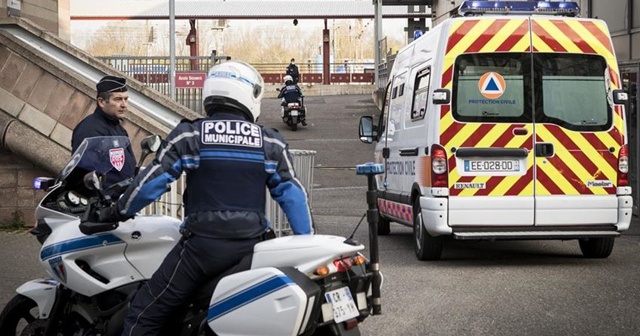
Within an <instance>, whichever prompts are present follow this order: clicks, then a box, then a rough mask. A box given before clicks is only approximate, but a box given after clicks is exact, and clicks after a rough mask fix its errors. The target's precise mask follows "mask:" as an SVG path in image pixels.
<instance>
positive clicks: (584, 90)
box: [531, 17, 625, 225]
mask: <svg viewBox="0 0 640 336" xmlns="http://www.w3.org/2000/svg"><path fill="white" fill-rule="evenodd" d="M531 32H532V41H533V42H532V45H533V66H534V73H535V74H534V85H533V92H534V99H535V102H534V104H535V110H536V119H535V125H536V126H535V134H536V142H535V147H534V149H535V154H536V158H535V166H536V171H535V178H536V182H535V197H536V207H535V208H536V211H535V223H536V225H582V224H589V225H597V224H612V223H616V222H617V220H618V198H617V196H616V186H617V166H618V162H617V161H618V159H617V158H618V154H619V152H620V149H621V147H622V145H623V144H624V143H625V141H624V139H625V135H624V134H625V127H624V117H623V111H622V109H620V108H619V107H614V105H613V102H612V100H611V91H612V90H613V89H617V88H620V83H619V76H618V69H617V64H616V59H615V56H614V52H613V47H612V44H611V40H610V38H609V37H608V36H609V35H608V33H607V28H606V26H605V25H604V23H602V22H601V21H598V20H588V19H559V18H537V17H534V18H532V19H531Z"/></svg>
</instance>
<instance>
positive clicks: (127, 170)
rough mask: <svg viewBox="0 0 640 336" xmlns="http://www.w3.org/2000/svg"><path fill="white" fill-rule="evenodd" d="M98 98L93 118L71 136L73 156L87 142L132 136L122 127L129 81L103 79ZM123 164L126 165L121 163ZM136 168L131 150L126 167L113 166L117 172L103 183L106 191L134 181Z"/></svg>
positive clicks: (87, 119)
mask: <svg viewBox="0 0 640 336" xmlns="http://www.w3.org/2000/svg"><path fill="white" fill-rule="evenodd" d="M96 90H97V92H98V96H97V98H96V109H95V111H93V113H92V114H90V115H89V116H87V117H86V118H84V119H83V120H82V121H81V122H80V123H78V125H77V126H76V127H75V128H74V129H73V135H72V136H71V152H72V153H73V152H75V151H76V149H78V147H79V146H80V144H81V143H82V140H84V139H85V138H90V137H96V136H117V135H124V136H126V137H128V136H129V134H128V133H127V131H126V130H125V129H124V127H122V125H121V124H120V121H121V120H122V119H124V115H125V113H126V112H127V101H128V100H129V94H128V93H127V82H126V79H124V78H120V77H114V76H105V77H103V78H102V79H101V80H100V81H99V82H98V84H96ZM119 162H122V161H121V160H119ZM135 168H136V157H135V155H134V154H133V149H132V148H131V146H128V147H127V148H126V149H125V151H124V164H123V165H121V164H117V165H113V169H112V170H111V171H109V172H108V173H107V175H106V180H105V181H104V182H103V186H104V188H108V187H109V186H110V185H112V184H115V183H118V182H120V181H123V180H126V179H128V178H130V177H133V175H134V174H135Z"/></svg>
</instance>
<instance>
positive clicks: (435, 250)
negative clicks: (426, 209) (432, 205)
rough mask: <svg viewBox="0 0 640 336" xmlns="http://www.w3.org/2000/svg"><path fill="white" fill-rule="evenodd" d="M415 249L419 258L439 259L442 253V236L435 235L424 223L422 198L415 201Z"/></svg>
mask: <svg viewBox="0 0 640 336" xmlns="http://www.w3.org/2000/svg"><path fill="white" fill-rule="evenodd" d="M413 238H414V239H413V249H414V251H415V252H416V257H417V258H418V260H439V259H440V256H441V255H442V240H443V239H444V238H443V237H442V236H440V237H433V236H431V235H430V234H429V232H427V230H425V228H424V225H422V211H421V209H420V199H416V200H415V201H414V202H413Z"/></svg>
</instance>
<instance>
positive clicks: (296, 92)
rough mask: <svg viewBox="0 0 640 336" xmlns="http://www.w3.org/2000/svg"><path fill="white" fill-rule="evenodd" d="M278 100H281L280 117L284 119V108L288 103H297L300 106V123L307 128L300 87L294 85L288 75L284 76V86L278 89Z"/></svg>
mask: <svg viewBox="0 0 640 336" xmlns="http://www.w3.org/2000/svg"><path fill="white" fill-rule="evenodd" d="M278 98H282V103H281V104H280V105H282V110H281V113H280V116H281V117H282V118H283V119H284V118H285V117H286V116H285V108H286V107H287V104H289V103H299V104H300V113H301V115H300V117H301V118H300V121H301V122H302V125H303V126H307V120H306V116H307V113H306V107H305V106H304V101H303V99H304V95H303V94H302V90H301V89H300V87H299V86H298V85H297V84H295V82H294V80H293V78H292V77H291V76H289V75H286V76H284V86H283V87H282V88H281V89H280V93H279V94H278Z"/></svg>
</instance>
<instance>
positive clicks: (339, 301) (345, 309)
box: [324, 287, 360, 323]
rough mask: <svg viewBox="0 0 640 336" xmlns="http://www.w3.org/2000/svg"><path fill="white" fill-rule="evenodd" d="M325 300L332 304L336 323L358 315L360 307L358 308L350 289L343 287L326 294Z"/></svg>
mask: <svg viewBox="0 0 640 336" xmlns="http://www.w3.org/2000/svg"><path fill="white" fill-rule="evenodd" d="M324 298H325V300H327V302H328V303H330V304H331V308H332V309H333V320H334V321H335V322H336V323H340V322H344V321H346V320H348V319H352V318H354V317H356V316H358V315H360V312H359V311H358V307H356V304H355V302H354V301H353V297H352V296H351V291H350V290H349V287H342V288H338V289H336V290H332V291H330V292H326V293H325V294H324Z"/></svg>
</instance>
